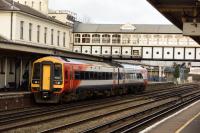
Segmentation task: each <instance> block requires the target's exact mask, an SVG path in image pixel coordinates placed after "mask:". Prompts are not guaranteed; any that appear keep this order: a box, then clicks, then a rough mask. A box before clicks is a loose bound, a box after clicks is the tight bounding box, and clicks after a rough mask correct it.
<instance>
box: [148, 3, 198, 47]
mask: <svg viewBox="0 0 200 133" xmlns="http://www.w3.org/2000/svg"><path fill="white" fill-rule="evenodd" d="M147 1H148V2H149V3H151V4H152V5H153V6H154V7H155V8H156V9H157V10H158V11H159V12H160V13H161V14H163V15H164V16H165V17H166V18H167V19H168V20H170V21H171V22H172V23H173V24H174V25H176V26H177V27H178V28H180V29H181V30H183V35H186V36H191V37H192V38H193V39H194V40H195V41H197V42H198V43H199V44H200V0H147Z"/></svg>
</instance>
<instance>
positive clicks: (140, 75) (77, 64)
mask: <svg viewBox="0 0 200 133" xmlns="http://www.w3.org/2000/svg"><path fill="white" fill-rule="evenodd" d="M146 86H147V70H146V69H145V68H143V67H141V66H135V65H126V64H119V63H106V62H94V61H88V60H77V59H69V58H63V57H54V56H49V57H43V58H40V59H38V60H36V61H35V62H34V63H33V71H32V79H31V91H32V93H33V94H34V98H35V101H36V103H59V102H63V101H65V102H67V101H73V100H79V99H85V98H87V97H91V96H98V95H105V96H111V95H121V94H126V93H133V92H142V91H144V90H145V88H146Z"/></svg>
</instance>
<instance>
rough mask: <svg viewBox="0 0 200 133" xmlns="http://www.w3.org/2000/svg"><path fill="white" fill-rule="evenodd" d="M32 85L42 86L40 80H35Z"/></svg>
mask: <svg viewBox="0 0 200 133" xmlns="http://www.w3.org/2000/svg"><path fill="white" fill-rule="evenodd" d="M32 83H33V84H40V81H39V80H33V81H32Z"/></svg>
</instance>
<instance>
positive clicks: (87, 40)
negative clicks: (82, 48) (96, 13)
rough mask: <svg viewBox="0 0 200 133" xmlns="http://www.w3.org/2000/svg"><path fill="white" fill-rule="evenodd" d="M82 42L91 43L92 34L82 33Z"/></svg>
mask: <svg viewBox="0 0 200 133" xmlns="http://www.w3.org/2000/svg"><path fill="white" fill-rule="evenodd" d="M82 43H90V34H83V35H82Z"/></svg>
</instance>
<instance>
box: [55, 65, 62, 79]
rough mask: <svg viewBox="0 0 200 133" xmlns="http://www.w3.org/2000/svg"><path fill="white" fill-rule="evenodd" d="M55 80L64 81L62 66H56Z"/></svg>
mask: <svg viewBox="0 0 200 133" xmlns="http://www.w3.org/2000/svg"><path fill="white" fill-rule="evenodd" d="M54 80H62V65H61V64H54Z"/></svg>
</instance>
